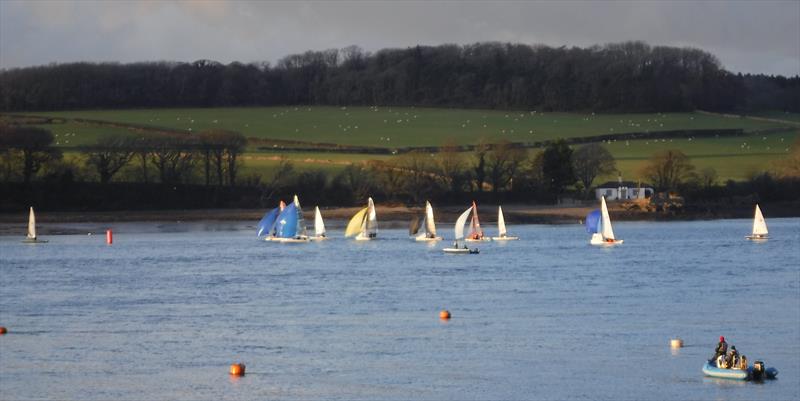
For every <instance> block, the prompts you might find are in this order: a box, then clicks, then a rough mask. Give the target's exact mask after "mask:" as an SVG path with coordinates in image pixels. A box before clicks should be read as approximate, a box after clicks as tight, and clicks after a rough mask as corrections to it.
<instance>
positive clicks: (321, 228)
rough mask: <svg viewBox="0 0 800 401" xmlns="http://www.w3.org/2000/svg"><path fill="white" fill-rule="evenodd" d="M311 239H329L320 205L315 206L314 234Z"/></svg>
mask: <svg viewBox="0 0 800 401" xmlns="http://www.w3.org/2000/svg"><path fill="white" fill-rule="evenodd" d="M310 239H311V240H314V241H322V240H326V239H328V235H327V234H326V232H325V223H324V222H323V221H322V213H320V212H319V206H314V236H313V237H311V238H310Z"/></svg>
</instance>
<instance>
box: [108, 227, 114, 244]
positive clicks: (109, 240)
mask: <svg viewBox="0 0 800 401" xmlns="http://www.w3.org/2000/svg"><path fill="white" fill-rule="evenodd" d="M113 243H114V233H112V232H111V229H108V230H106V244H108V245H111V244H113Z"/></svg>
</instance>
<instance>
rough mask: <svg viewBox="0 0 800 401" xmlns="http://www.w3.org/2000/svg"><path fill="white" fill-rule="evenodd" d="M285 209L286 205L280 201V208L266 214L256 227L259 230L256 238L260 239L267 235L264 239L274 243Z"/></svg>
mask: <svg viewBox="0 0 800 401" xmlns="http://www.w3.org/2000/svg"><path fill="white" fill-rule="evenodd" d="M285 208H286V204H285V203H283V201H280V203H279V204H278V207H276V208H275V209H272V210H270V211H269V212H267V213H265V214H264V217H262V218H261V221H259V222H258V226H256V228H257V231H256V236H258V237H260V236H262V235H265V236H266V237H265V238H264V240H266V241H272V240H273V239H274V238H275V233H276V225H277V223H278V216H279V215H280V214H281V212H283V210H284V209H285Z"/></svg>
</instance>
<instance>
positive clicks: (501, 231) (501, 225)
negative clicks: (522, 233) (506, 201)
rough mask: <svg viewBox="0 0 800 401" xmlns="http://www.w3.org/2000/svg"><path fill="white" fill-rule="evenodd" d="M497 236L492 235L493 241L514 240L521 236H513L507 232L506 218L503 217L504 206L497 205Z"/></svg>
mask: <svg viewBox="0 0 800 401" xmlns="http://www.w3.org/2000/svg"><path fill="white" fill-rule="evenodd" d="M497 234H498V236H497V237H492V241H514V240H518V239H519V237H511V236H509V235H508V233H507V232H506V219H505V218H504V217H503V207H502V206H498V207H497Z"/></svg>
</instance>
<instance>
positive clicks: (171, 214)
mask: <svg viewBox="0 0 800 401" xmlns="http://www.w3.org/2000/svg"><path fill="white" fill-rule="evenodd" d="M465 207H466V206H465V205H461V206H444V207H436V208H435V214H436V219H437V222H439V223H442V224H452V222H453V221H455V219H456V218H457V216H458V214H459V213H460V212H461V211H463V209H464V208H465ZM596 208H597V207H596V206H591V207H590V206H556V205H542V206H536V205H514V204H507V205H503V213H504V217H505V220H506V222H507V223H509V224H579V223H581V222H582V221H583V219H584V217H585V216H586V214H587V213H589V212H590V211H591V210H593V209H596ZM762 208H763V209H764V213H765V215H766V217H767V218H768V219H769V218H771V217H772V218H777V217H800V202H780V203H770V204H767V205H762ZM359 209H360V208H359V207H331V208H321V211H322V216H323V218H324V219H325V223H326V226H328V227H330V228H341V227H344V226H345V225H346V223H347V220H348V219H349V218H350V217H351V216H353V215H354V214H355V213H356V212H357V211H358V210H359ZM265 212H266V209H196V210H136V211H100V212H80V211H77V212H72V211H70V212H64V211H57V212H50V211H47V210H37V214H36V220H37V226H38V230H39V232H41V233H42V234H51V235H52V234H71V233H73V231H75V229H70V228H69V227H59V225H62V224H77V223H83V224H86V225H88V226H92V225H109V224H110V223H122V222H126V223H134V222H139V223H146V222H153V223H165V222H166V223H185V222H203V221H218V222H252V223H253V225H255V224H256V222H258V220H260V219H261V217H262V216H263V215H264V213H265ZM610 212H611V217H612V219H613V220H615V221H688V220H716V219H728V218H752V214H753V208H752V206H751V205H726V206H724V207H721V206H719V205H717V206H715V207H703V208H699V207H692V208H687V209H684V210H682V211H680V212H676V213H671V212H667V213H664V212H644V211H638V210H637V211H628V210H624V209H623V208H622V207H621V206H620V204H617V203H614V202H611V203H610ZM422 213H423V209H422V208H421V207H419V208H409V207H406V206H381V205H378V206H377V214H378V221H379V222H380V224H381V226H383V227H386V228H405V227H407V226H408V222H409V221H410V220H411V218H412V216H414V215H421V214H422ZM479 213H480V216H481V220H482V222H483V223H484V224H487V223H488V224H494V223H495V222H496V221H497V205H483V206H480V205H479ZM304 214H305V218H306V224H309V225H311V224H313V217H314V216H313V206H306V207H305V209H304ZM27 218H28V214H27V212H26V211H20V213H14V214H12V213H0V235H13V234H20V233H23V234H24V232H25V225H26V224H27Z"/></svg>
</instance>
